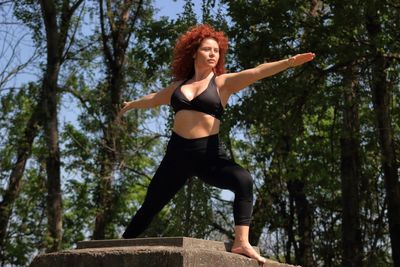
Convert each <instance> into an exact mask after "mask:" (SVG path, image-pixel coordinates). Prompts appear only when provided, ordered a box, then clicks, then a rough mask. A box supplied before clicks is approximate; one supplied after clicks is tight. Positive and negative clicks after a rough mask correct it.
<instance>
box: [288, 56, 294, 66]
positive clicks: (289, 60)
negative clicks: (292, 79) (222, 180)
mask: <svg viewBox="0 0 400 267" xmlns="http://www.w3.org/2000/svg"><path fill="white" fill-rule="evenodd" d="M293 61H294V58H293V57H290V58H288V59H287V62H288V65H289V68H292V67H293Z"/></svg>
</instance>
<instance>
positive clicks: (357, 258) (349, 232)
mask: <svg viewBox="0 0 400 267" xmlns="http://www.w3.org/2000/svg"><path fill="white" fill-rule="evenodd" d="M353 68H354V67H353V66H351V65H350V66H348V67H347V70H346V72H345V76H344V94H343V123H342V134H341V138H340V146H341V165H340V170H341V185H342V209H343V213H342V220H343V222H342V249H343V251H342V257H343V258H342V266H347V267H356V266H357V267H362V266H363V262H362V258H363V257H362V256H363V253H362V251H363V250H362V243H361V226H360V194H359V187H360V179H361V163H360V152H359V151H360V148H359V147H360V141H359V131H360V120H359V115H358V112H359V111H358V94H357V84H356V78H355V77H354V71H353Z"/></svg>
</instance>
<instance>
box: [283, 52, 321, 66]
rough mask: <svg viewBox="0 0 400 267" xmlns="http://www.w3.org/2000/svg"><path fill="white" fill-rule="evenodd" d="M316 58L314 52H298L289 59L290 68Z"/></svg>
mask: <svg viewBox="0 0 400 267" xmlns="http://www.w3.org/2000/svg"><path fill="white" fill-rule="evenodd" d="M314 58H315V54H314V53H311V52H309V53H304V54H297V55H295V56H293V57H291V58H288V59H287V62H288V65H289V67H290V68H292V67H296V66H299V65H302V64H304V63H306V62H309V61H311V60H313V59H314Z"/></svg>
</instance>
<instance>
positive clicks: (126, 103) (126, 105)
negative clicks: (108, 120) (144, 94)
mask: <svg viewBox="0 0 400 267" xmlns="http://www.w3.org/2000/svg"><path fill="white" fill-rule="evenodd" d="M129 109H130V108H129V102H126V101H124V102H123V103H122V108H121V109H120V110H119V112H118V117H121V116H122V115H124V113H125V112H127V111H128V110H129Z"/></svg>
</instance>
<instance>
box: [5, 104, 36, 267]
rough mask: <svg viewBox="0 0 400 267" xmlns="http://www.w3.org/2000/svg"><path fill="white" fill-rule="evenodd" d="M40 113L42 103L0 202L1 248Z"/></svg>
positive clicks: (32, 120)
mask: <svg viewBox="0 0 400 267" xmlns="http://www.w3.org/2000/svg"><path fill="white" fill-rule="evenodd" d="M40 111H41V103H40V102H39V103H38V104H37V106H36V107H35V109H34V111H33V112H32V114H31V117H30V118H29V121H28V123H27V125H26V128H25V131H24V133H23V136H22V138H21V140H20V141H19V142H18V145H19V146H18V147H17V148H16V150H17V160H16V161H15V163H14V167H13V168H12V171H11V174H10V179H9V185H8V188H7V189H6V190H5V192H4V194H3V200H2V201H1V202H0V247H3V245H4V242H5V238H6V235H7V226H8V223H9V221H10V217H11V214H12V209H13V206H14V202H15V200H16V199H17V197H18V195H19V192H20V187H21V179H22V175H23V174H24V171H25V165H26V161H27V160H28V158H29V156H30V155H31V151H32V144H33V140H34V139H35V137H36V136H37V134H38V131H39V115H40ZM0 262H3V250H1V251H0Z"/></svg>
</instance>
